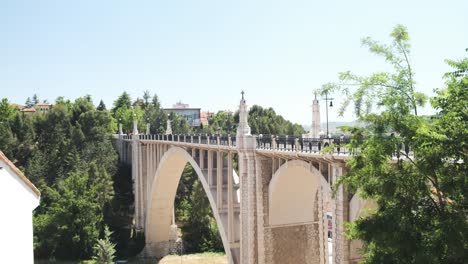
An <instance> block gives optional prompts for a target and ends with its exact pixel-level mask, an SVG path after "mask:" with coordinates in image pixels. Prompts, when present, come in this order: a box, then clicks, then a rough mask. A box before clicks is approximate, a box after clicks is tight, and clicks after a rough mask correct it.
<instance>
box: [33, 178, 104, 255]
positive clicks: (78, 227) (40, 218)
mask: <svg viewBox="0 0 468 264" xmlns="http://www.w3.org/2000/svg"><path fill="white" fill-rule="evenodd" d="M89 185H90V181H89V176H88V174H87V173H86V172H85V173H83V172H72V173H70V175H69V176H68V177H67V178H66V179H65V180H64V181H63V182H61V183H60V184H58V186H57V187H56V188H50V187H47V186H41V190H43V197H42V201H41V205H43V204H47V207H43V208H41V210H40V211H41V213H39V214H36V217H35V218H34V227H35V241H36V245H35V254H36V256H38V257H48V256H50V255H53V256H55V257H56V258H59V259H83V258H88V257H89V256H90V255H91V253H92V246H93V244H94V242H95V241H96V240H97V238H98V236H99V229H100V226H101V225H102V214H101V212H100V208H99V205H98V204H97V203H96V202H95V200H96V197H97V193H96V191H95V190H92V189H89V188H88V187H89Z"/></svg>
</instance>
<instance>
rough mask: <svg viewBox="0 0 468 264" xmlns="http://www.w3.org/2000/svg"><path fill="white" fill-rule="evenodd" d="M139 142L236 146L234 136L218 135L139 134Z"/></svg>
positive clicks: (130, 137) (126, 137)
mask: <svg viewBox="0 0 468 264" xmlns="http://www.w3.org/2000/svg"><path fill="white" fill-rule="evenodd" d="M124 139H132V136H131V135H130V136H127V135H124ZM138 139H139V140H160V141H173V142H184V143H193V144H203V145H221V146H231V147H235V146H236V136H235V135H218V134H170V135H166V134H149V135H148V134H139V135H138Z"/></svg>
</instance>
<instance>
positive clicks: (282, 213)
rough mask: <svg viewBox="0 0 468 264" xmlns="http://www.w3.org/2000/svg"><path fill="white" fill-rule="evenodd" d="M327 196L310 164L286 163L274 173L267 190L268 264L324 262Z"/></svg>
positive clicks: (303, 162)
mask: <svg viewBox="0 0 468 264" xmlns="http://www.w3.org/2000/svg"><path fill="white" fill-rule="evenodd" d="M329 194H330V187H329V185H328V183H327V181H326V180H325V178H324V177H323V176H322V175H321V173H320V172H319V171H318V170H317V169H316V168H315V167H314V166H313V164H311V163H307V162H305V161H299V160H293V161H288V162H286V163H285V164H283V165H282V166H281V167H280V168H279V169H278V170H277V171H276V172H275V173H274V175H273V178H272V180H271V181H270V183H269V187H268V225H269V228H268V229H267V231H266V234H265V236H266V240H267V241H268V242H267V243H269V245H268V247H267V248H268V249H269V250H270V251H269V252H267V253H266V255H267V258H268V262H270V263H310V261H311V260H317V262H326V258H328V257H329V253H328V249H329V243H328V224H327V211H328V209H329V208H328V205H329V204H330V203H329V201H328V199H330V198H329V197H330V195H329Z"/></svg>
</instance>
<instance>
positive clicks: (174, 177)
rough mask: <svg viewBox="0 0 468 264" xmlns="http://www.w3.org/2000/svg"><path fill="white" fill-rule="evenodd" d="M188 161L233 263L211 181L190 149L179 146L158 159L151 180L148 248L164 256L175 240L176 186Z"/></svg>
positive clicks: (155, 253) (147, 212)
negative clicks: (190, 153) (201, 187)
mask: <svg viewBox="0 0 468 264" xmlns="http://www.w3.org/2000/svg"><path fill="white" fill-rule="evenodd" d="M187 163H189V164H190V165H191V166H192V167H193V169H194V170H195V172H196V174H197V176H198V179H199V180H200V182H201V184H202V186H203V189H204V191H205V193H206V196H207V197H208V200H209V202H210V206H211V208H212V210H213V215H214V217H215V220H216V223H217V225H218V230H219V232H220V236H221V240H222V242H223V246H224V250H225V252H226V256H227V257H228V260H229V261H230V263H232V256H231V251H230V249H229V243H228V239H227V233H226V232H225V227H224V226H223V224H222V221H221V218H220V216H219V213H218V210H217V206H216V202H215V198H214V197H213V194H212V192H211V191H210V187H209V185H208V182H207V180H206V178H205V176H204V174H203V172H202V170H201V168H200V166H199V165H198V164H197V162H196V161H195V160H194V159H193V158H192V156H191V155H189V153H188V152H187V150H185V149H183V148H180V147H171V148H170V149H169V150H168V151H166V152H165V153H164V155H163V157H162V158H161V160H160V162H159V166H158V168H157V170H156V173H155V176H154V178H153V181H152V182H151V183H150V184H151V187H150V192H149V193H148V197H147V199H148V200H147V201H148V209H147V211H146V219H145V243H146V246H145V251H146V252H151V254H150V255H153V256H161V257H162V256H164V255H165V254H167V252H168V246H169V244H170V243H171V241H174V233H173V232H174V231H173V230H172V228H171V224H172V223H171V222H172V221H171V220H172V217H173V216H172V212H173V206H174V200H175V195H176V192H177V186H178V185H179V182H180V178H181V176H182V172H183V170H184V168H185V165H186V164H187Z"/></svg>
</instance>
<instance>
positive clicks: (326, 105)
mask: <svg viewBox="0 0 468 264" xmlns="http://www.w3.org/2000/svg"><path fill="white" fill-rule="evenodd" d="M323 100H325V109H326V110H325V113H326V116H327V138H329V134H328V101H330V107H333V101H332V100H333V98H328V93H325V98H324V99H323Z"/></svg>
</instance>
